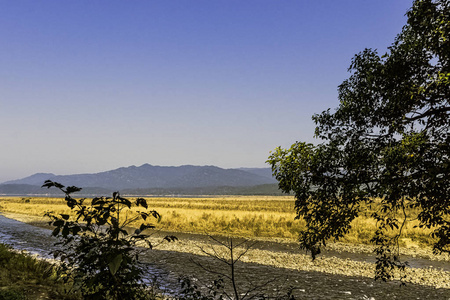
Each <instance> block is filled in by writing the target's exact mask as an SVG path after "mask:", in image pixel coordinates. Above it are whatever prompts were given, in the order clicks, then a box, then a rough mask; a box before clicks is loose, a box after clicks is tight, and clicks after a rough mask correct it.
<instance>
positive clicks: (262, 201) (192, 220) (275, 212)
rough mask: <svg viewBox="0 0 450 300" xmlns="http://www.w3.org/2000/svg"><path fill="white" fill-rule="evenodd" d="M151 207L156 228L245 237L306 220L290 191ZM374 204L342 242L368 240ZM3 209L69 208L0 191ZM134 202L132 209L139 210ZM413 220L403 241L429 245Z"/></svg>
mask: <svg viewBox="0 0 450 300" xmlns="http://www.w3.org/2000/svg"><path fill="white" fill-rule="evenodd" d="M146 199H147V202H148V204H149V207H150V208H151V209H154V210H156V211H158V212H159V213H160V214H161V215H162V218H161V220H159V224H158V228H160V229H163V230H167V231H180V232H194V233H206V232H207V233H209V234H223V235H234V236H242V237H249V238H254V237H276V238H287V239H296V238H297V235H298V232H299V230H300V229H301V228H302V227H303V226H304V221H303V220H295V219H294V218H295V213H294V198H293V197H292V196H223V197H203V198H202V197H199V198H161V197H154V198H146ZM374 209H377V205H376V204H375V205H374V206H372V207H366V208H364V210H363V213H362V214H361V216H360V217H358V218H357V219H355V220H354V221H353V223H352V229H351V230H350V232H349V234H347V235H346V236H345V238H344V239H342V240H341V241H342V242H347V243H351V244H368V243H369V241H370V238H371V237H372V235H373V233H374V231H375V229H376V222H375V220H374V219H372V218H370V217H369V216H370V213H371V211H373V210H374ZM0 210H2V211H5V212H13V213H23V214H29V215H34V216H43V215H44V213H45V212H47V211H53V212H54V213H57V214H71V211H70V209H68V208H67V206H66V205H65V201H64V199H61V198H20V197H0ZM137 210H138V209H137V208H133V211H137ZM408 214H409V221H408V222H407V224H406V226H405V228H404V230H403V239H402V240H401V245H402V246H404V247H411V248H416V247H419V246H424V245H431V244H432V242H433V240H432V239H431V237H430V232H431V230H430V229H420V228H416V227H414V226H415V225H417V224H418V222H417V221H416V220H414V218H415V217H416V216H417V211H413V210H410V211H408Z"/></svg>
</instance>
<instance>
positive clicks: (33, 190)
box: [0, 184, 283, 197]
mask: <svg viewBox="0 0 450 300" xmlns="http://www.w3.org/2000/svg"><path fill="white" fill-rule="evenodd" d="M113 192H115V191H113V190H109V189H105V188H95V187H88V188H83V189H82V191H81V192H79V193H77V194H74V196H77V195H78V196H91V195H95V196H102V195H104V196H109V195H110V194H111V193H113ZM120 192H121V194H123V195H130V196H150V195H156V196H179V195H250V196H251V195H283V193H282V192H281V191H280V190H279V189H278V185H277V184H262V185H255V186H244V187H232V186H218V187H193V188H148V189H124V190H121V191H120ZM0 195H5V196H50V197H54V196H64V194H63V193H62V192H60V191H58V190H56V189H46V188H41V187H40V186H35V185H28V184H2V185H0Z"/></svg>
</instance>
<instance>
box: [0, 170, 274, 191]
mask: <svg viewBox="0 0 450 300" xmlns="http://www.w3.org/2000/svg"><path fill="white" fill-rule="evenodd" d="M45 180H52V181H56V182H59V183H62V184H63V185H66V186H68V185H74V186H77V187H81V188H83V191H85V192H87V191H93V192H97V191H102V192H107V191H115V190H120V191H124V190H128V191H130V192H131V191H133V193H137V194H139V193H146V194H147V193H151V192H152V191H153V192H155V191H158V190H159V191H164V192H168V191H178V192H182V191H191V192H195V191H202V190H203V191H208V192H209V193H210V194H211V193H212V194H214V192H215V190H218V189H219V187H221V189H222V190H224V187H227V188H228V190H235V191H236V190H242V188H247V189H244V190H248V187H254V186H259V185H270V186H272V185H273V186H276V184H275V183H276V181H275V179H274V178H273V177H272V174H271V169H270V168H239V169H223V168H219V167H216V166H192V165H184V166H179V167H171V166H153V165H150V164H144V165H142V166H139V167H136V166H130V167H122V168H118V169H114V170H110V171H106V172H100V173H92V174H74V175H55V174H52V173H36V174H34V175H31V176H28V177H25V178H22V179H17V180H12V181H7V182H4V183H2V184H0V194H20V193H21V192H20V191H23V193H24V194H29V193H36V192H38V193H47V192H48V191H47V190H46V189H45V190H44V189H40V186H42V184H43V183H44V181H45ZM37 188H39V189H37ZM264 189H266V190H267V186H266V187H265V188H264ZM219 190H220V189H219ZM226 190H227V189H226ZM269 190H271V191H272V190H274V191H276V188H274V187H271V188H269Z"/></svg>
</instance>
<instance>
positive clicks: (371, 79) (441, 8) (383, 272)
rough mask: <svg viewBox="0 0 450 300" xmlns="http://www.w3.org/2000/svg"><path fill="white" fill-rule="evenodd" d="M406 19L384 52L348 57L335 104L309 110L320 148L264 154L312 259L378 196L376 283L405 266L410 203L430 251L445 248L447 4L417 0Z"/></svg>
mask: <svg viewBox="0 0 450 300" xmlns="http://www.w3.org/2000/svg"><path fill="white" fill-rule="evenodd" d="M407 17H408V21H407V25H405V26H404V27H403V30H402V32H401V33H400V34H399V35H398V36H397V38H396V39H395V41H394V43H393V44H392V45H391V46H390V47H389V48H388V52H387V53H386V54H384V55H383V56H380V55H378V53H377V51H374V50H371V49H365V50H364V51H362V52H361V53H359V54H357V55H355V57H354V58H353V60H352V63H351V65H350V68H349V72H351V75H350V77H349V78H348V79H347V80H345V81H344V82H343V83H342V84H341V85H340V86H339V101H340V103H339V107H338V108H337V109H336V110H335V111H334V112H333V113H332V112H330V109H328V110H326V111H324V112H322V113H321V114H317V115H314V116H313V120H314V122H315V123H316V125H317V127H316V131H315V136H316V137H317V138H319V139H321V140H322V141H321V142H320V144H318V145H312V144H307V143H302V142H297V143H295V144H293V145H292V146H291V148H289V149H281V148H280V147H279V148H277V149H275V151H274V152H273V153H272V154H271V156H270V157H269V159H268V162H269V163H270V164H271V165H272V170H273V174H274V176H275V177H276V179H277V180H278V182H279V188H280V189H281V190H282V191H284V192H286V193H289V192H293V193H294V195H295V197H296V201H295V209H296V212H297V218H300V217H301V218H303V219H305V220H306V222H307V226H306V228H305V229H304V230H303V231H301V232H300V245H301V247H302V248H304V249H307V250H310V251H311V254H312V256H313V258H314V257H315V256H316V255H317V254H319V253H320V248H321V247H322V246H325V245H326V242H327V241H328V240H330V239H332V238H335V239H339V238H341V237H343V236H344V235H345V234H346V233H347V232H348V231H349V229H350V227H351V222H352V220H354V219H355V218H356V217H357V216H358V215H359V214H360V213H361V210H362V209H363V207H364V205H367V204H369V205H370V204H371V203H373V202H374V201H375V200H374V198H376V197H378V198H381V200H379V201H380V209H379V210H378V211H376V212H374V213H373V214H372V217H373V218H375V219H376V221H377V231H376V232H375V234H374V236H373V239H372V241H373V242H374V243H375V244H376V245H377V248H376V254H377V268H376V275H375V277H376V278H381V279H383V280H387V279H389V278H391V277H392V272H390V271H391V270H392V269H394V268H404V267H405V264H404V263H403V262H401V261H400V259H399V257H398V251H397V250H396V246H398V238H399V237H400V235H401V232H402V229H403V227H404V224H405V221H406V217H407V215H406V208H408V207H411V208H416V209H418V210H419V211H420V213H419V214H418V217H417V218H418V220H419V222H420V227H427V228H431V229H432V230H433V233H432V235H433V237H435V239H436V242H435V243H434V245H433V250H434V252H436V253H450V215H449V212H450V161H449V157H450V102H449V99H450V1H448V0H436V1H432V0H416V1H414V3H413V6H412V8H411V9H410V10H409V11H408V12H407Z"/></svg>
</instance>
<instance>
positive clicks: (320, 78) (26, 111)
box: [0, 0, 412, 182]
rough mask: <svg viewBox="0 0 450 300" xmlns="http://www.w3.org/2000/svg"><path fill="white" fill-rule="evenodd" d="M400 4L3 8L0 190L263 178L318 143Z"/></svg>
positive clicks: (397, 0)
mask: <svg viewBox="0 0 450 300" xmlns="http://www.w3.org/2000/svg"><path fill="white" fill-rule="evenodd" d="M411 4H412V1H406V0H377V1H369V0H340V1H336V0H317V1H312V0H311V1H306V0H303V1H300V0H297V1H276V0H272V1H266V0H248V1H247V0H245V1H244V0H240V1H233V0H217V1H216V0H204V1H197V0H191V1H187V0H183V1H176V0H174V1H167V0H164V1H163V0H160V1H156V0H155V1H150V0H149V1H143V0H141V1H138V0H136V1H124V0H123V1H115V0H108V1H106V0H105V1H92V0H86V1H83V0H77V1H60V0H58V1H46V0H43V1H34V0H30V1H23V0H15V1H6V0H5V1H2V0H0V41H1V47H0V66H1V67H0V126H1V131H0V140H1V147H0V182H3V181H6V180H10V179H17V178H21V177H25V176H28V175H31V174H33V173H36V172H52V173H56V174H72V173H92V172H99V171H105V170H110V169H114V168H117V167H122V166H129V165H141V164H144V163H150V164H153V165H183V164H193V165H217V166H220V167H224V168H233V167H267V165H266V164H265V160H266V159H267V157H268V155H269V151H271V150H272V149H274V148H275V147H277V146H283V147H289V146H290V145H291V144H292V143H294V142H295V141H307V142H315V140H314V139H313V131H314V124H313V122H312V121H311V116H312V115H313V114H314V113H320V112H321V111H323V110H325V109H327V108H329V107H331V108H333V107H336V106H337V105H338V100H337V86H338V85H339V84H340V83H342V81H343V80H345V79H346V78H347V77H348V76H349V73H347V68H348V66H349V64H350V61H351V58H352V57H353V56H354V54H356V53H358V52H360V51H362V50H363V49H364V48H375V49H378V50H379V52H380V53H384V52H386V48H387V47H388V46H389V45H390V44H391V43H392V42H393V40H394V38H395V36H396V35H397V34H398V33H399V32H400V31H401V28H402V26H403V25H404V24H405V23H406V17H405V16H404V15H405V13H406V11H407V10H408V8H409V7H410V6H411Z"/></svg>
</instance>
